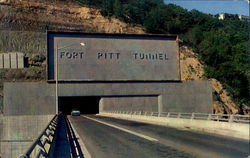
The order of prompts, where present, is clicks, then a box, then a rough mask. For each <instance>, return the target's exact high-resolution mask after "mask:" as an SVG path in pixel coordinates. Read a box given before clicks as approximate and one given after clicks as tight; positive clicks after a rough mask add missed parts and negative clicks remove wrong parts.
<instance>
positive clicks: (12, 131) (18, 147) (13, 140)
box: [0, 115, 54, 158]
mask: <svg viewBox="0 0 250 158" xmlns="http://www.w3.org/2000/svg"><path fill="white" fill-rule="evenodd" d="M53 116H54V115H29V116H28V115H25V116H2V117H1V116H0V126H1V128H0V132H1V133H0V153H1V154H0V155H1V156H2V157H1V158H7V157H8V158H17V157H19V156H20V155H21V154H23V153H24V152H25V151H26V150H27V149H28V147H29V146H30V145H31V144H32V142H33V140H34V139H35V138H37V136H38V135H39V134H40V133H41V131H42V130H43V129H44V128H45V126H46V125H47V124H48V122H49V121H50V120H51V119H52V117H53ZM1 120H2V121H1ZM1 122H2V124H1Z"/></svg>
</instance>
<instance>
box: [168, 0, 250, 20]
mask: <svg viewBox="0 0 250 158" xmlns="http://www.w3.org/2000/svg"><path fill="white" fill-rule="evenodd" d="M164 2H165V3H173V4H176V5H179V6H181V7H183V8H186V9H188V10H192V9H196V10H199V11H201V12H204V13H209V14H214V15H215V14H220V13H230V14H240V15H247V16H249V4H250V3H249V2H247V0H164Z"/></svg>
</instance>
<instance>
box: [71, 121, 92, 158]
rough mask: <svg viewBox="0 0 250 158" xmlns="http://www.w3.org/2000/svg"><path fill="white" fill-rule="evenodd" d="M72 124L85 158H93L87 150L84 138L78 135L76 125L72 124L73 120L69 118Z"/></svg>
mask: <svg viewBox="0 0 250 158" xmlns="http://www.w3.org/2000/svg"><path fill="white" fill-rule="evenodd" d="M68 120H69V122H70V124H71V127H72V128H73V130H74V132H75V135H76V138H78V142H79V145H80V147H81V149H82V152H83V155H84V158H92V157H91V155H90V153H89V151H88V150H87V148H86V145H85V144H84V143H83V141H82V138H81V137H80V135H79V134H78V133H77V131H76V129H75V128H74V125H73V124H72V123H71V120H70V118H68Z"/></svg>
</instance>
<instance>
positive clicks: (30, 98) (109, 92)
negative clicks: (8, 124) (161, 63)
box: [3, 81, 212, 115]
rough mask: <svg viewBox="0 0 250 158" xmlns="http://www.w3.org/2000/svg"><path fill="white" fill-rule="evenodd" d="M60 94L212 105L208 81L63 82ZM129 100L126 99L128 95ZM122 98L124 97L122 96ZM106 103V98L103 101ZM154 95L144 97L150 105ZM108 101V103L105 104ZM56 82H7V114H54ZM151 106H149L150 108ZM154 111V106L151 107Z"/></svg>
mask: <svg viewBox="0 0 250 158" xmlns="http://www.w3.org/2000/svg"><path fill="white" fill-rule="evenodd" d="M58 91H59V96H101V97H104V98H105V97H111V98H112V97H114V98H115V97H116V98H117V99H114V100H110V102H111V101H114V102H111V103H112V104H122V105H123V104H124V105H125V104H126V105H127V106H129V105H131V103H133V101H135V102H137V101H138V99H135V100H133V99H132V100H130V98H129V97H138V96H161V101H159V100H158V101H157V102H158V103H157V105H158V106H160V107H161V109H159V110H161V111H165V112H168V111H169V112H204V113H210V112H211V107H212V88H211V84H210V82H208V81H187V82H171V83H167V82H156V83H155V82H153V83H152V82H140V83H137V82H135V83H130V82H113V83H101V82H100V83H94V82H84V83H76V82H74V83H63V84H59V87H58ZM122 97H127V100H126V101H125V100H124V99H125V98H122ZM121 98H122V99H121ZM104 103H105V100H104V102H103V104H104ZM150 104H155V102H154V99H152V101H151V100H145V105H146V106H145V108H147V105H150ZM106 105H107V104H106ZM55 109H56V107H55V84H48V83H38V82H37V83H35V82H34V83H28V82H27V83H25V82H24V83H5V84H4V109H3V111H4V114H5V115H46V114H55ZM147 110H148V109H147ZM152 110H154V111H155V109H152Z"/></svg>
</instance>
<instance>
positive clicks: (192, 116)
mask: <svg viewBox="0 0 250 158" xmlns="http://www.w3.org/2000/svg"><path fill="white" fill-rule="evenodd" d="M193 119H194V113H193V112H192V114H191V120H193Z"/></svg>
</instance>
